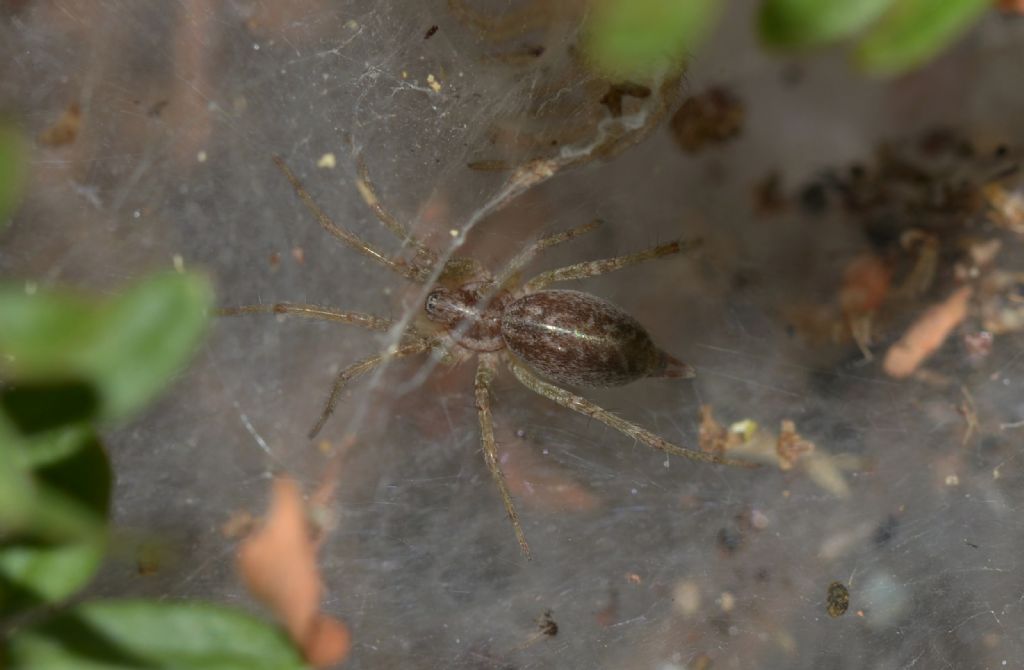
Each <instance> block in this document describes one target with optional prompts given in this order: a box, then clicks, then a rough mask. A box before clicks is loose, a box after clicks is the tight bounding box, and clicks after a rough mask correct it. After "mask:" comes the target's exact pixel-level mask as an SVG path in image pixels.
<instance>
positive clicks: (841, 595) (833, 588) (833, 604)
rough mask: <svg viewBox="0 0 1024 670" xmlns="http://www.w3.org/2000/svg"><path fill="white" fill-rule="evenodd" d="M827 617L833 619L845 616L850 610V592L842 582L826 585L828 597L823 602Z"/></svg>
mask: <svg viewBox="0 0 1024 670" xmlns="http://www.w3.org/2000/svg"><path fill="white" fill-rule="evenodd" d="M825 604H826V610H825V611H827V612H828V615H829V616H830V617H832V618H833V619H834V618H836V617H840V616H843V615H844V614H846V610H847V609H849V608H850V590H849V589H848V588H846V585H844V584H843V583H842V582H832V583H831V584H829V585H828V597H827V598H826V600H825Z"/></svg>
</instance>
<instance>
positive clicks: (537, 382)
mask: <svg viewBox="0 0 1024 670" xmlns="http://www.w3.org/2000/svg"><path fill="white" fill-rule="evenodd" d="M508 367H509V368H510V369H511V370H512V374H514V375H515V376H516V379H518V380H519V381H520V383H522V384H523V386H525V387H526V388H528V389H530V390H531V391H533V392H534V393H537V394H539V395H542V396H544V397H545V398H548V399H549V400H553V401H554V402H556V403H558V404H559V405H561V406H562V407H565V408H567V409H571V410H572V411H574V412H579V413H580V414H583V415H585V416H589V417H591V418H594V419H597V420H598V421H600V422H601V423H603V424H604V425H606V426H609V427H610V428H614V429H615V430H617V431H619V432H620V433H622V434H623V435H625V436H627V437H631V438H633V439H634V440H636V441H638V442H643V443H644V444H646V445H647V446H648V447H652V448H654V449H658V450H660V451H663V452H665V453H666V454H672V455H674V456H682V457H683V458H689V459H690V460H693V461H702V462H704V463H717V464H719V465H732V466H736V467H740V468H756V467H758V464H757V463H751V462H749V461H739V460H736V459H732V458H723V457H722V456H718V455H715V454H708V453H705V452H703V451H694V450H693V449H683V448H682V447H677V446H676V445H674V444H672V443H671V442H669V441H668V440H665V439H664V438H662V437H659V436H657V435H655V434H654V433H652V432H651V431H649V430H647V429H646V428H642V427H641V426H638V425H636V424H635V423H632V422H631V421H627V420H625V419H623V418H621V417H618V416H615V415H614V414H612V413H611V412H609V411H608V410H606V409H604V408H602V407H599V406H598V405H595V404H594V403H592V402H590V401H589V400H587V399H586V398H583V397H581V396H578V395H576V394H575V393H571V392H570V391H567V390H565V389H563V388H562V387H560V386H555V385H554V384H549V383H548V382H545V381H543V380H542V379H540V378H539V377H537V376H536V375H535V374H533V373H532V372H530V371H529V370H528V369H527V368H526V366H525V365H524V364H523V363H521V362H519V361H518V360H517V359H516V358H515V357H514V356H512V355H509V357H508Z"/></svg>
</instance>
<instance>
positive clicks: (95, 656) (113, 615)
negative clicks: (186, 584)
mask: <svg viewBox="0 0 1024 670" xmlns="http://www.w3.org/2000/svg"><path fill="white" fill-rule="evenodd" d="M5 647H6V648H0V655H2V654H4V653H6V662H7V665H6V667H7V668H9V670H29V669H31V670H37V669H40V668H46V669H47V670H126V668H146V669H150V670H171V669H174V670H259V669H260V668H266V669H268V670H271V669H272V670H290V669H299V668H305V667H307V666H306V665H305V664H304V663H303V661H302V658H301V657H300V655H299V653H298V652H297V651H296V649H295V648H294V647H293V646H292V644H291V643H290V642H289V641H288V639H287V637H285V635H284V634H283V633H282V632H281V631H280V630H278V629H277V628H275V627H273V626H270V625H268V624H266V623H264V622H262V621H260V620H258V619H255V618H253V617H250V616H248V615H245V614H241V613H239V612H235V611H232V610H230V609H227V608H222V607H217V606H214V605H206V604H201V603H154V602H145V601H133V600H132V601H98V602H91V603H85V604H83V605H79V606H77V607H75V608H73V609H71V610H70V611H67V612H65V613H63V614H60V615H58V616H57V617H55V618H53V619H50V620H48V621H46V622H44V623H43V624H41V625H37V626H34V627H32V628H28V629H25V630H20V631H18V632H16V633H14V634H13V635H12V636H11V637H10V639H9V640H8V641H7V642H6V645H5Z"/></svg>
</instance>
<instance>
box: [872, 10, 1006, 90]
mask: <svg viewBox="0 0 1024 670" xmlns="http://www.w3.org/2000/svg"><path fill="white" fill-rule="evenodd" d="M991 5H992V2H991V0H942V1H941V2H938V1H936V0H896V1H895V2H894V3H893V6H892V7H891V8H890V9H889V11H888V12H887V13H886V14H885V16H883V17H882V19H881V20H880V21H879V22H878V23H877V24H875V26H874V27H873V28H872V29H871V30H870V31H869V32H868V34H867V35H866V36H865V37H864V39H863V41H861V43H860V45H859V46H858V48H857V52H856V60H857V63H858V64H859V65H860V67H861V68H863V69H864V70H865V71H867V72H871V73H873V74H879V75H895V74H899V73H901V72H904V71H906V70H909V69H911V68H913V67H915V66H918V65H921V64H922V63H924V62H925V61H927V60H928V59H930V58H931V57H932V56H934V55H935V54H937V53H938V52H939V51H941V50H942V49H943V48H945V47H946V46H948V45H949V44H950V43H951V42H953V40H954V39H956V38H957V37H958V36H959V35H960V34H961V33H963V32H964V31H965V30H967V28H968V27H969V26H971V24H973V23H974V22H975V20H977V18H978V17H979V16H981V14H982V13H983V12H984V11H985V10H987V9H988V8H989V7H990V6H991Z"/></svg>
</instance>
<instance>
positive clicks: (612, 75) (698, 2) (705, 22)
mask: <svg viewBox="0 0 1024 670" xmlns="http://www.w3.org/2000/svg"><path fill="white" fill-rule="evenodd" d="M724 4H725V3H724V2H722V1H721V0H684V1H682V2H679V1H678V0H595V1H594V6H593V8H592V10H591V12H590V13H589V14H588V15H587V18H586V23H585V25H584V30H583V34H584V39H583V52H584V54H585V55H586V57H587V59H588V61H589V63H590V64H591V67H593V68H594V69H595V70H596V71H598V72H599V73H600V74H601V75H603V76H605V77H607V78H608V79H612V80H630V81H638V82H645V81H649V80H652V79H655V78H657V77H658V75H659V74H661V73H663V72H664V71H665V70H666V69H669V68H673V67H680V66H682V65H683V64H684V63H685V61H686V59H687V58H689V57H690V56H691V55H692V54H693V53H694V52H695V50H696V49H697V47H698V46H699V43H700V40H701V39H702V38H703V37H704V36H706V35H708V34H709V33H710V32H711V28H713V26H714V23H715V19H716V18H717V17H718V15H719V14H720V13H721V11H720V10H721V8H722V6H723V5H724ZM992 6H993V2H992V0H942V1H941V2H936V1H935V0H764V2H763V3H761V6H760V12H759V19H758V25H757V26H756V30H757V33H758V35H759V36H760V38H761V41H762V42H763V43H764V44H765V46H766V47H768V48H770V49H775V50H779V51H791V52H792V51H806V50H808V49H810V48H814V47H827V46H832V45H835V44H839V43H844V42H845V43H849V44H850V46H851V47H852V59H853V62H854V63H855V65H856V66H857V67H858V68H859V69H860V70H862V71H863V72H865V73H867V74H869V75H877V76H895V75H899V74H903V73H905V72H907V71H909V70H911V69H913V68H915V67H918V66H920V65H923V64H924V63H926V62H927V61H928V60H929V59H931V58H932V57H934V56H935V55H937V54H938V53H940V52H941V51H942V50H943V49H945V48H946V47H948V46H949V45H950V44H952V43H953V41H955V40H956V39H957V38H958V37H960V36H961V35H962V34H963V33H964V32H965V31H966V30H967V29H968V28H970V26H971V25H972V24H974V22H975V21H977V20H978V18H979V17H980V16H981V15H982V14H983V13H984V12H985V10H986V9H988V8H989V7H992Z"/></svg>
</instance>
